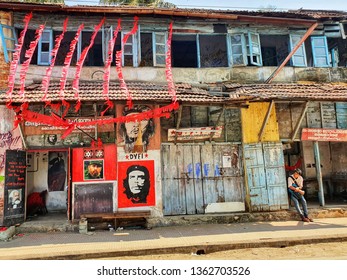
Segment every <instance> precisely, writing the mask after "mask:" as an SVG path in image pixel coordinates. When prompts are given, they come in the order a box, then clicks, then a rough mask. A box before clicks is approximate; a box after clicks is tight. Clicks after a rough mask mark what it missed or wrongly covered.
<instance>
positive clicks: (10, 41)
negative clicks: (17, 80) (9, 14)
mask: <svg viewBox="0 0 347 280" xmlns="http://www.w3.org/2000/svg"><path fill="white" fill-rule="evenodd" d="M0 37H1V43H2V46H3V50H4V57H5V61H6V62H7V63H8V62H10V61H11V60H12V53H13V52H14V51H15V47H16V44H17V36H16V32H15V29H14V27H12V26H9V25H5V24H0Z"/></svg>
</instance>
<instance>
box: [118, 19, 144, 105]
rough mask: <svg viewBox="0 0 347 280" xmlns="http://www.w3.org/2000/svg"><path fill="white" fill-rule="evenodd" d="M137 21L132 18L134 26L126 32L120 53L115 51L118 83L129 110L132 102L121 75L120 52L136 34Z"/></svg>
mask: <svg viewBox="0 0 347 280" xmlns="http://www.w3.org/2000/svg"><path fill="white" fill-rule="evenodd" d="M138 20H139V18H138V17H134V26H133V28H132V29H131V31H130V32H128V33H127V34H126V35H125V36H124V37H123V40H122V49H121V50H120V51H117V53H116V69H117V73H118V78H119V82H120V88H121V89H122V90H123V91H124V92H125V95H126V98H127V106H128V107H129V109H131V108H132V107H133V102H132V96H131V93H130V92H129V89H128V87H127V85H126V83H125V81H124V77H123V73H122V50H124V45H125V44H126V42H127V41H128V38H129V37H130V36H131V35H134V34H135V33H136V31H137V23H138Z"/></svg>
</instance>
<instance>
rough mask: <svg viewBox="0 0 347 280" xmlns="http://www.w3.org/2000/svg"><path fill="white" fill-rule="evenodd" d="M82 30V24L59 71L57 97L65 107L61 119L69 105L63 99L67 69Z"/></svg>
mask: <svg viewBox="0 0 347 280" xmlns="http://www.w3.org/2000/svg"><path fill="white" fill-rule="evenodd" d="M83 28H84V24H83V23H82V24H81V25H80V26H79V27H78V30H77V32H76V35H75V37H74V38H73V40H72V41H71V43H70V49H69V52H68V53H67V55H66V57H65V61H64V66H63V69H62V71H61V72H62V73H61V78H60V91H59V96H60V99H61V101H62V105H63V106H65V107H66V109H65V111H64V113H63V117H64V116H65V115H66V113H67V111H68V109H69V107H70V104H69V103H68V102H66V100H65V99H64V90H65V86H66V80H67V74H68V71H69V68H70V64H71V61H72V56H73V53H74V51H75V48H76V45H77V42H78V38H79V37H80V34H81V32H82V30H83Z"/></svg>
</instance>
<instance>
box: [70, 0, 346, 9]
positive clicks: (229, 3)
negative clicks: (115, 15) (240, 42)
mask: <svg viewBox="0 0 347 280" xmlns="http://www.w3.org/2000/svg"><path fill="white" fill-rule="evenodd" d="M167 2H170V3H173V4H175V5H176V6H177V7H179V8H206V9H236V10H257V9H261V8H268V7H271V8H276V10H288V9H300V8H303V9H312V10H340V11H347V1H346V0H272V1H266V0H244V1H240V0H218V1H211V0H168V1H167ZM98 3H99V0H65V4H66V5H98Z"/></svg>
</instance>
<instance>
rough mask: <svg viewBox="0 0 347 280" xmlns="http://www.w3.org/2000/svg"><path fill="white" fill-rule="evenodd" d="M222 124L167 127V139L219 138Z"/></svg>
mask: <svg viewBox="0 0 347 280" xmlns="http://www.w3.org/2000/svg"><path fill="white" fill-rule="evenodd" d="M222 130H223V126H217V127H213V126H207V127H191V128H181V129H169V130H168V141H174V140H175V137H176V140H177V141H189V140H202V139H209V138H210V137H211V136H212V139H215V138H220V137H221V136H222Z"/></svg>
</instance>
